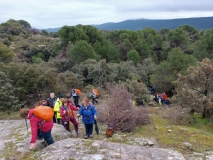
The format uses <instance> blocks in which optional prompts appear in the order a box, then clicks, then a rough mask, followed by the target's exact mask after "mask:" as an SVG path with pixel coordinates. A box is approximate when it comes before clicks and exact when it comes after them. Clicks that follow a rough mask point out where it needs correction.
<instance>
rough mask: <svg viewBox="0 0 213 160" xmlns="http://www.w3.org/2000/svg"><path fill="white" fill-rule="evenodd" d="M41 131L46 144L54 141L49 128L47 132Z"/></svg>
mask: <svg viewBox="0 0 213 160" xmlns="http://www.w3.org/2000/svg"><path fill="white" fill-rule="evenodd" d="M41 133H42V135H43V137H44V140H45V141H46V142H47V144H48V145H50V144H53V143H54V140H53V138H52V135H51V130H49V131H48V132H42V131H41Z"/></svg>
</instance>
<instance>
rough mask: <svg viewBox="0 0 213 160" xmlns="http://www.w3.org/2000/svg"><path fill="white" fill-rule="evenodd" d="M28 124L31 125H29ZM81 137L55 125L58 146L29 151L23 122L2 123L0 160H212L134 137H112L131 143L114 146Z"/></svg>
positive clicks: (97, 138) (40, 145)
mask: <svg viewBox="0 0 213 160" xmlns="http://www.w3.org/2000/svg"><path fill="white" fill-rule="evenodd" d="M28 125H29V122H28ZM80 128H81V132H82V134H80V135H79V137H76V134H75V132H74V131H73V133H70V132H67V131H66V130H65V129H64V128H63V126H62V125H58V124H56V125H54V128H53V130H52V134H53V137H54V139H55V143H54V144H52V145H50V146H46V144H45V142H44V141H43V140H38V141H37V143H36V148H35V149H34V150H32V151H30V150H29V145H30V144H29V142H30V129H28V130H27V129H26V125H25V121H24V120H7V121H3V120H2V121H0V159H1V160H7V159H8V160H23V159H27V160H30V159H35V160H37V159H38V160H113V159H122V160H127V159H128V160H130V159H138V160H184V159H189V160H194V159H198V160H199V159H203V158H205V159H206V160H212V159H213V153H212V152H209V153H205V154H196V153H195V154H194V155H185V156H183V155H182V154H181V153H179V152H177V151H175V150H172V149H163V148H159V147H158V145H157V142H156V141H155V140H154V139H147V138H144V137H134V136H132V135H119V134H117V135H113V136H117V137H119V138H121V139H122V138H128V139H129V143H128V144H123V143H113V142H109V139H107V138H106V137H105V132H104V131H102V130H101V131H100V134H99V135H95V136H94V138H92V139H83V138H82V137H83V136H84V135H83V132H84V131H83V125H82V123H81V124H80Z"/></svg>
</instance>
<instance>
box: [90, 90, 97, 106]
mask: <svg viewBox="0 0 213 160" xmlns="http://www.w3.org/2000/svg"><path fill="white" fill-rule="evenodd" d="M89 96H90V97H92V104H95V102H96V103H97V104H98V100H97V97H98V91H97V90H95V89H91V90H90V95H89Z"/></svg>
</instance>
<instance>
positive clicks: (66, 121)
mask: <svg viewBox="0 0 213 160" xmlns="http://www.w3.org/2000/svg"><path fill="white" fill-rule="evenodd" d="M60 116H61V118H62V123H63V125H64V128H65V129H66V130H68V131H69V132H71V129H70V119H71V118H72V111H71V108H70V106H69V101H68V99H66V98H65V99H64V100H63V102H62V106H61V107H60Z"/></svg>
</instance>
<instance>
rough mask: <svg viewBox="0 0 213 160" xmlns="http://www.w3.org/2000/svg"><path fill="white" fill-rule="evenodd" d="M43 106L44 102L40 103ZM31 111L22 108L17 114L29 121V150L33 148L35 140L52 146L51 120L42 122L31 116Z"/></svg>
mask: <svg viewBox="0 0 213 160" xmlns="http://www.w3.org/2000/svg"><path fill="white" fill-rule="evenodd" d="M42 103H43V104H44V102H42ZM33 110H34V108H32V109H29V108H22V109H21V110H20V112H19V114H20V116H21V117H22V118H27V119H29V120H30V125H31V141H30V144H31V145H30V149H33V148H34V147H35V143H36V139H37V138H39V139H43V138H44V140H45V141H46V142H47V144H48V145H50V144H53V143H54V140H53V138H52V135H51V130H52V128H53V124H54V123H53V120H51V121H48V122H47V121H44V120H42V119H41V118H39V117H37V116H35V115H34V114H33Z"/></svg>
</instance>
